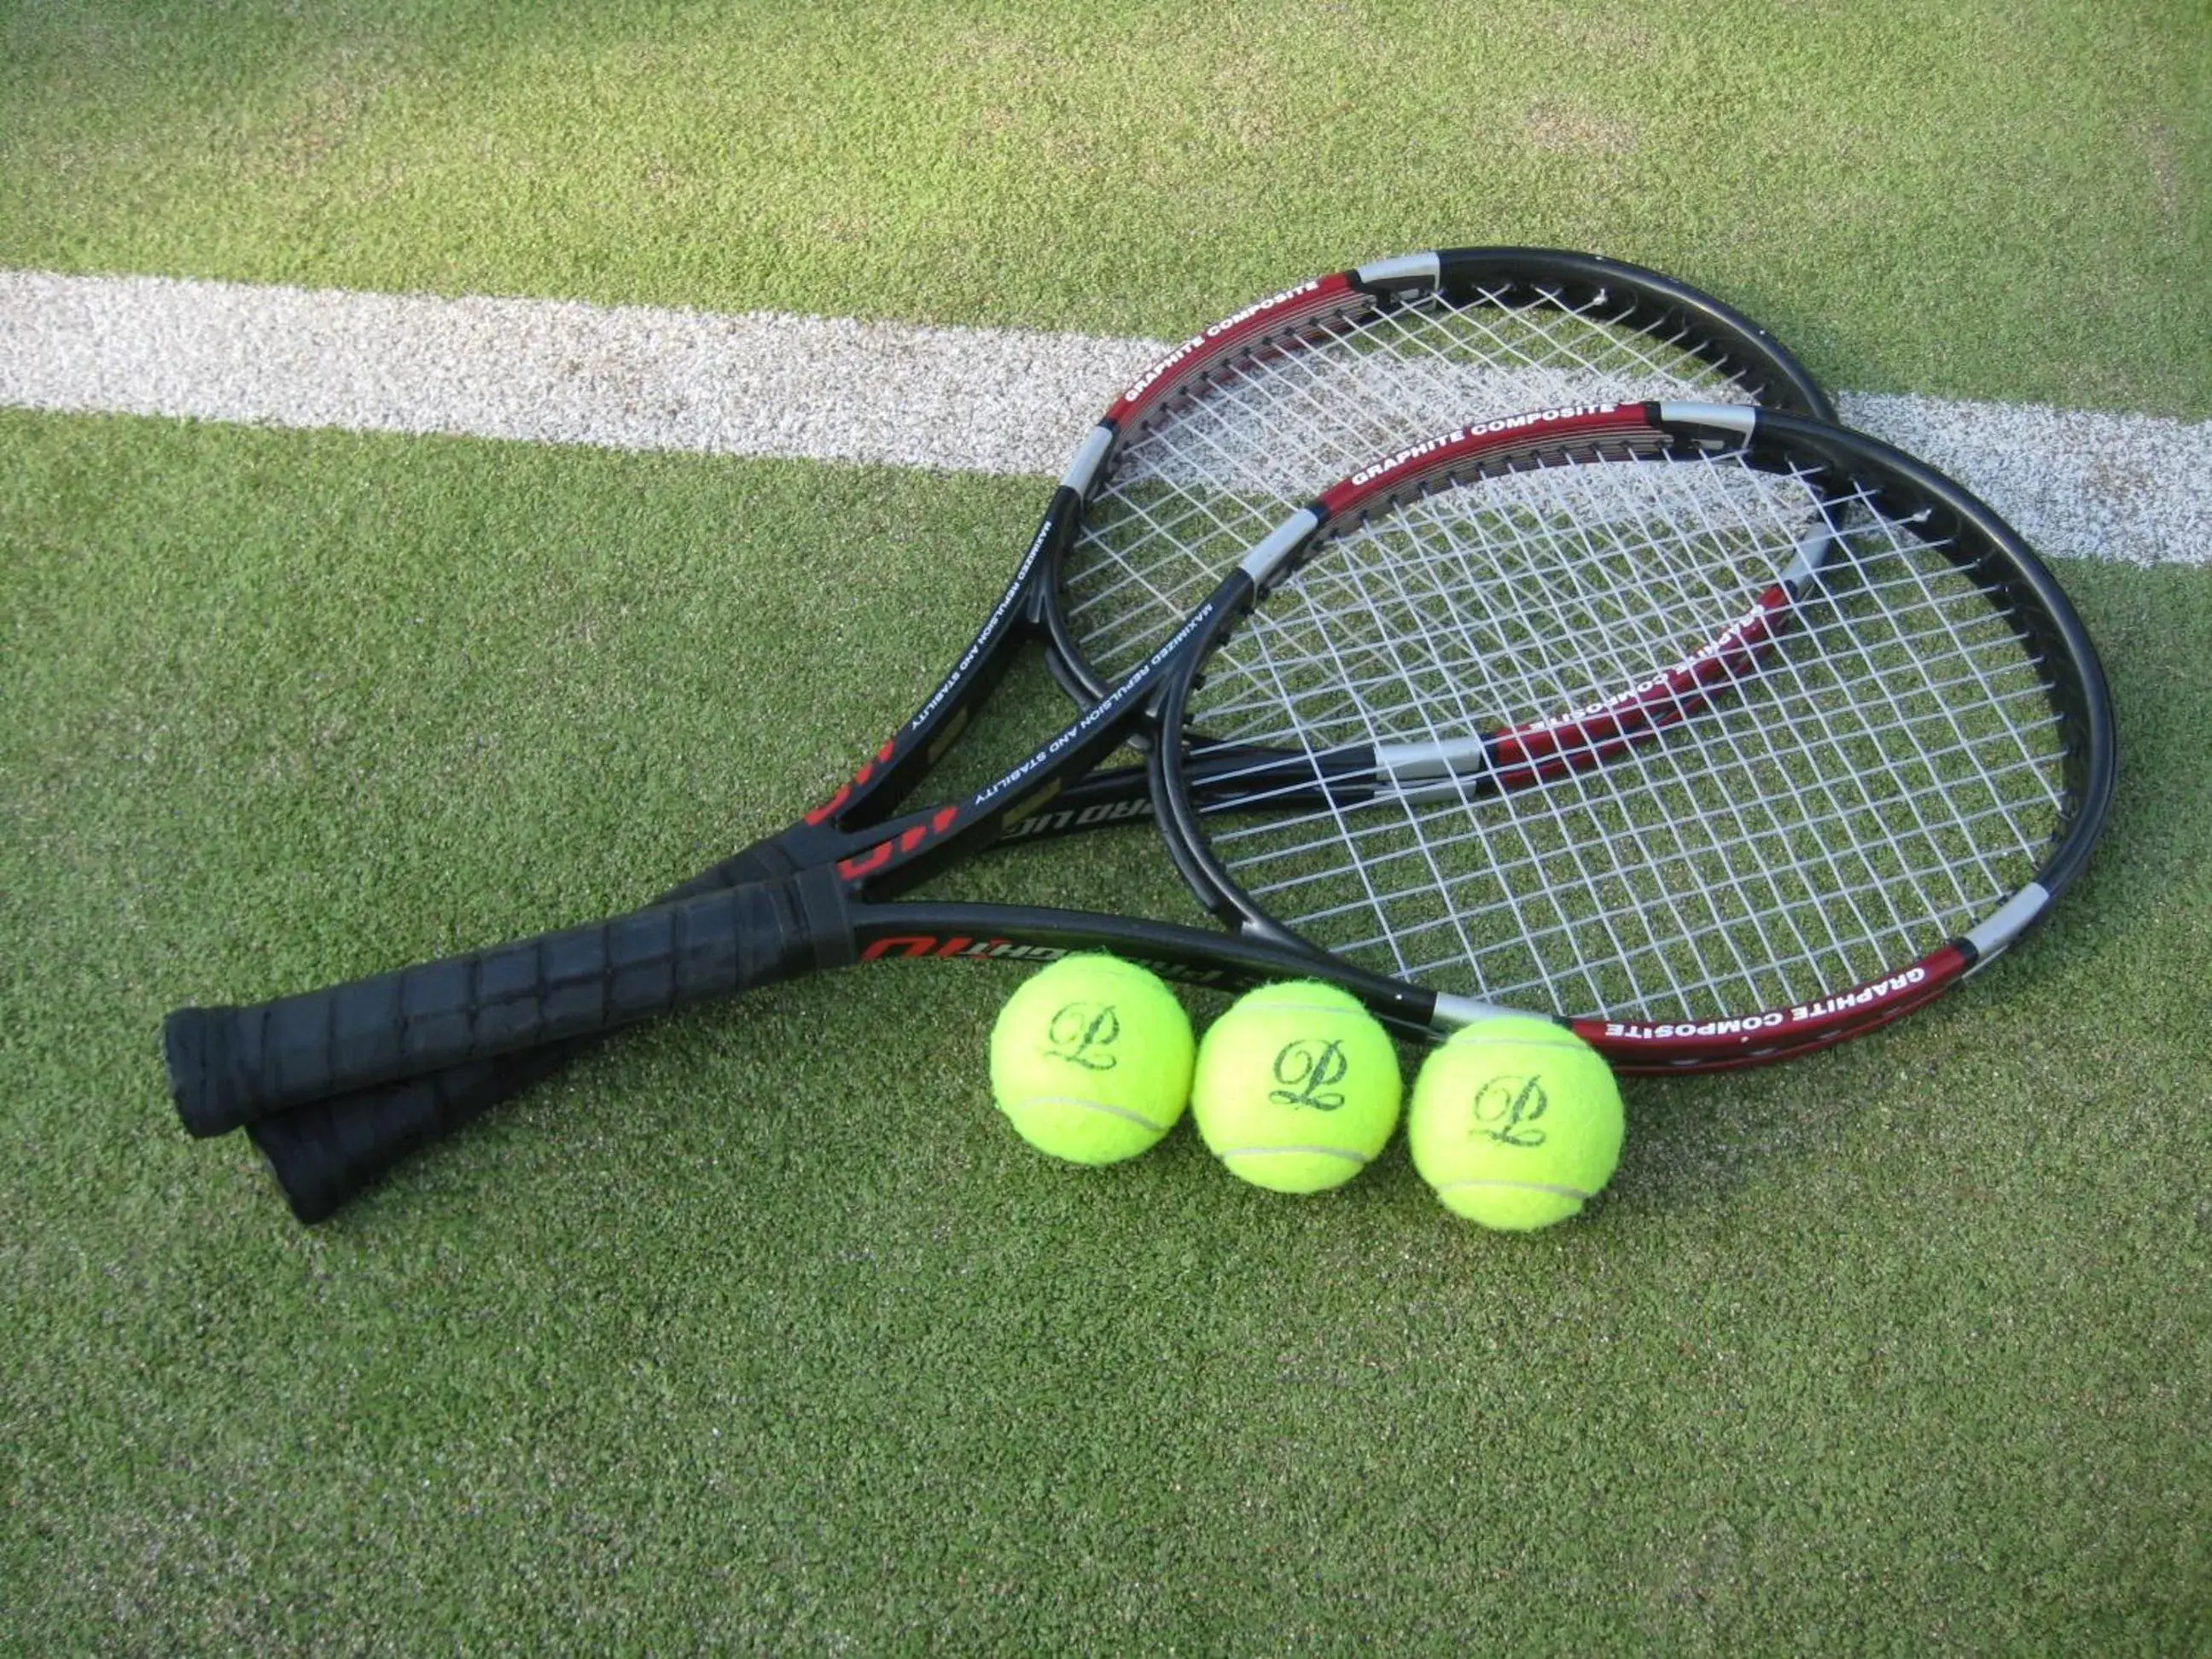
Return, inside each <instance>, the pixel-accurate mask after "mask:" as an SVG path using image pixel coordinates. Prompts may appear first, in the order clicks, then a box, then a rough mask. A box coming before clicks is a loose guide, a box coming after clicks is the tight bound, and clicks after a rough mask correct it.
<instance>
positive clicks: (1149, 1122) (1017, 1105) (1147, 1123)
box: [1000, 1095, 1167, 1129]
mask: <svg viewBox="0 0 2212 1659" xmlns="http://www.w3.org/2000/svg"><path fill="white" fill-rule="evenodd" d="M1032 1106H1080V1107H1083V1108H1085V1109H1086V1110H1089V1111H1093V1112H1103V1113H1104V1114H1105V1115H1107V1116H1109V1117H1118V1118H1125V1119H1127V1121H1129V1122H1131V1123H1134V1124H1136V1125H1138V1126H1139V1127H1140V1128H1146V1129H1158V1128H1163V1127H1167V1126H1165V1125H1163V1124H1162V1123H1161V1122H1160V1121H1158V1119H1157V1118H1150V1117H1146V1115H1144V1114H1143V1113H1142V1112H1139V1111H1137V1110H1135V1109H1133V1108H1131V1107H1127V1106H1110V1105H1109V1104H1107V1103H1106V1102H1104V1101H1103V1100H1091V1099H1088V1098H1086V1097H1084V1096H1082V1095H1024V1096H1023V1097H1021V1098H1020V1099H1019V1100H1017V1101H1015V1102H1013V1103H1012V1104H1011V1105H1006V1106H1001V1107H1000V1110H1001V1111H1003V1112H1005V1113H1006V1114H1007V1115H1009V1116H1011V1115H1012V1114H1014V1113H1016V1112H1022V1111H1027V1110H1028V1109H1030V1107H1032Z"/></svg>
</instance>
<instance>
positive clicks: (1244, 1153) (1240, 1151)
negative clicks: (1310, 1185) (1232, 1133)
mask: <svg viewBox="0 0 2212 1659" xmlns="http://www.w3.org/2000/svg"><path fill="white" fill-rule="evenodd" d="M1289 1155H1297V1156H1301V1157H1305V1156H1312V1157H1320V1158H1342V1159H1343V1160H1344V1161H1345V1162H1346V1164H1365V1163H1366V1162H1367V1154H1366V1153H1364V1152H1353V1151H1352V1149H1351V1148H1350V1147H1348V1146H1225V1147H1223V1148H1222V1149H1221V1150H1220V1151H1219V1152H1216V1153H1215V1154H1214V1156H1215V1157H1216V1158H1223V1159H1228V1158H1274V1157H1280V1156H1289Z"/></svg>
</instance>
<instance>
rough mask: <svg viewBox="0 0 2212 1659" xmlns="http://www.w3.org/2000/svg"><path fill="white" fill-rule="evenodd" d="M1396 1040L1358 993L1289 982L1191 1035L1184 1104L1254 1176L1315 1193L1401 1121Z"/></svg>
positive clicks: (1377, 1147) (1226, 1159)
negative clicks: (1194, 1059)
mask: <svg viewBox="0 0 2212 1659" xmlns="http://www.w3.org/2000/svg"><path fill="white" fill-rule="evenodd" d="M1404 1092H1405V1082H1404V1079H1402V1078H1401V1077H1400V1076H1399V1073H1398V1051H1397V1049H1396V1048H1395V1047H1394V1046H1392V1044H1391V1042H1390V1036H1389V1033H1388V1032H1387V1031H1385V1030H1383V1027H1382V1024H1380V1023H1379V1022H1378V1021H1377V1020H1376V1018H1375V1017H1374V1016H1373V1015H1372V1014H1370V1013H1369V1012H1367V1011H1366V1010H1365V1009H1364V1008H1363V1007H1361V1006H1359V1001H1358V999H1357V998H1356V997H1354V996H1352V994H1350V993H1349V992H1347V991H1340V990H1339V989H1338V988H1337V987H1335V986H1334V985H1323V984H1321V983H1318V982H1316V981H1304V980H1302V981H1295V982H1293V983H1291V984H1288V985H1265V986H1262V987H1260V989H1258V990H1256V991H1253V992H1250V993H1249V994H1246V995H1244V996H1243V997H1240V998H1238V999H1237V1001H1236V1002H1235V1003H1234V1004H1233V1005H1232V1006H1231V1008H1230V1010H1229V1012H1227V1013H1225V1014H1224V1015H1222V1017H1221V1018H1219V1019H1217V1020H1215V1021H1214V1022H1213V1024H1212V1026H1210V1027H1209V1028H1208V1029H1207V1030H1206V1041H1205V1042H1202V1043H1200V1045H1199V1050H1198V1074H1197V1076H1196V1077H1195V1078H1194V1079H1193V1080H1192V1084H1191V1115H1192V1116H1194V1118H1195V1119H1196V1120H1197V1121H1198V1132H1199V1133H1200V1134H1201V1135H1202V1136H1204V1137H1205V1139H1206V1145H1207V1146H1209V1147H1211V1148H1212V1151H1213V1155H1214V1156H1215V1157H1216V1158H1219V1159H1220V1160H1221V1161H1222V1162H1223V1163H1224V1164H1227V1165H1228V1166H1229V1167H1230V1169H1231V1170H1232V1171H1234V1172H1235V1173H1236V1174H1237V1175H1239V1176H1243V1178H1244V1179H1245V1180H1247V1181H1249V1182H1251V1183H1252V1184H1253V1185H1254V1186H1255V1187H1265V1188H1268V1189H1269V1190H1270V1191H1273V1192H1278V1193H1318V1192H1322V1191H1324V1190H1326V1189H1327V1188H1331V1187H1340V1186H1342V1185H1343V1184H1344V1183H1345V1182H1347V1181H1349V1180H1351V1179H1352V1176H1356V1175H1358V1173H1359V1172H1360V1171H1361V1170H1364V1169H1365V1168H1366V1167H1367V1163H1368V1160H1369V1159H1370V1158H1373V1157H1374V1156H1375V1154H1376V1153H1377V1152H1381V1151H1382V1150H1383V1145H1384V1143H1385V1142H1387V1141H1388V1140H1389V1139H1390V1131H1391V1130H1393V1129H1395V1128H1396V1127H1398V1103H1399V1100H1400V1098H1401V1097H1402V1095H1403V1094H1404Z"/></svg>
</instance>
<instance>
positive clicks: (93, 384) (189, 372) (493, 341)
mask: <svg viewBox="0 0 2212 1659" xmlns="http://www.w3.org/2000/svg"><path fill="white" fill-rule="evenodd" d="M1164 349H1166V348H1165V347H1164V345H1163V344H1162V343H1160V342H1158V341H1152V340H1117V339H1099V338H1094V337H1089V336H1085V335H1079V334H1044V333H1029V332H1023V331H1016V330H1009V329H981V328H928V327H919V326H915V325H908V324H901V323H863V322H854V321H849V320H842V319H825V318H817V317H794V316H788V315H785V314H782V313H773V312H748V313H741V314H738V315H733V316H718V315H714V314H711V313H702V312H689V311H664V310H659V309H655V308H652V307H641V306H623V307H605V306H592V305H584V304H580V303H577V302H574V301H545V300H497V299H459V300H444V299H433V298H426V297H422V296H414V295H385V294H353V293H343V292H334V291H327V290H310V289H292V288H263V287H252V286H247V285H245V284H240V283H207V282H185V281H178V280H174V279H171V278H167V277H155V276H58V275H53V274H51V273H47V272H42V271H28V270H13V271H10V270H0V404H12V405H15V406H18V407H22V408H28V409H43V410H84V411H99V412H105V413H115V414H138V415H167V416H197V417H198V418H200V419H204V420H213V421H242V422H255V423H259V424H266V425H274V426H286V427H342V428H350V429H355V430H363V431H386V432H441V433H453V434H459V435H468V436H474V437H487V438H512V439H518V440H522V441H531V442H538V443H575V444H591V445H597V446H601V447H610V448H618V449H676V450H692V451H702V452H707V453H715V454H730V455H785V456H800V457H807V458H811V459H823V460H838V461H860V462H873V463H883V464H888V465H900V466H918V467H936V468H943V469H947V470H955V471H981V472H1000V473H1036V474H1041V475H1046V476H1050V475H1054V474H1056V473H1058V471H1060V468H1061V466H1062V465H1064V464H1065V462H1066V458H1067V456H1068V454H1069V453H1071V452H1072V451H1073V449H1074V447H1075V446H1076V444H1077V443H1078V441H1079V440H1080V439H1081V437H1082V435H1083V433H1084V431H1085V428H1087V427H1088V426H1089V424H1090V423H1091V421H1092V420H1093V419H1095V418H1096V416H1097V411H1098V410H1101V409H1103V407H1104V406H1105V405H1106V404H1107V403H1108V402H1109V401H1110V400H1111V399H1112V398H1113V396H1114V394H1115V392H1116V391H1118V390H1119V389H1120V387H1121V385H1122V384H1123V383H1124V382H1126V381H1127V380H1130V379H1132V378H1133V377H1134V376H1135V374H1137V373H1138V372H1139V370H1141V369H1142V368H1145V367H1146V365H1147V364H1149V363H1150V362H1152V360H1153V359H1154V358H1155V357H1157V356H1158V355H1159V354H1160V353H1161V352H1163V351H1164ZM1838 404H1840V406H1841V412H1842V414H1843V416H1844V419H1845V420H1846V421H1848V422H1850V423H1851V424H1853V425H1855V426H1859V427H1863V428H1865V429H1866V430H1868V431H1869V432H1872V433H1874V434H1875V435H1877V436H1880V437H1884V438H1887V439H1888V440H1889V441H1892V442H1893V443H1896V444H1898V445H1899V446H1900V447H1904V448H1905V449H1908V450H1911V452H1913V453H1916V454H1917V455H1920V456H1922V457H1923V458H1924V459H1927V460H1929V462H1931V463H1933V464H1934V465H1936V466H1938V467H1940V468H1942V470H1943V471H1947V472H1949V473H1950V474H1952V475H1953V476H1954V477H1957V478H1958V479H1959V480H1960V482H1961V483H1964V484H1966V487H1967V488H1968V489H1972V491H1974V492H1975V493H1976V494H1977V495H1981V496H1982V497H1983V498H1984V499H1985V500H1986V501H1988V502H1989V503H1990V506H1992V507H1995V508H1996V510H1997V511H1998V512H1999V513H2002V515H2003V516H2004V517H2005V518H2007V519H2008V520H2010V521H2011V522H2012V524H2013V525H2014V526H2015V528H2017V529H2018V530H2019V531H2020V532H2021V534H2023V535H2024V536H2026V537H2027V539H2028V540H2029V541H2030V542H2031V543H2032V544H2034V545H2035V546H2036V547H2037V548H2039V550H2042V551H2044V552H2045V553H2048V554H2051V555H2055V556H2060V557H2065V558H2106V559H2118V560H2124V561H2127V562H2132V563H2138V564H2167V563H2188V564H2203V563H2206V562H2212V490H2208V489H2205V488H2204V487H2203V483H2202V481H2203V480H2204V479H2206V478H2207V477H2212V422H2180V421H2175V420H2170V419H2166V418H2164V417H2162V416H2148V415H2124V414H2108V413H2100V412H2093V411H2074V410H2055V409H2047V408H2040V407H2035V406H2029V405H2015V404H1987V403H1960V402H1947V401H1942V400H1938V399H1935V398H1913V397H1901V396H1891V395H1876V394H1869V393H1862V394H1856V395H1854V394H1848V393H1847V394H1844V395H1843V396H1841V397H1839V398H1838Z"/></svg>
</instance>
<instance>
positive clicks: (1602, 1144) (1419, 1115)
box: [1406, 1017, 1626, 1232]
mask: <svg viewBox="0 0 2212 1659" xmlns="http://www.w3.org/2000/svg"><path fill="white" fill-rule="evenodd" d="M1625 1127H1626V1125H1625V1121H1624V1119H1623V1116H1622V1113H1621V1105H1620V1085H1619V1084H1617V1083H1616V1082H1614V1081H1613V1073H1612V1072H1611V1070H1609V1069H1608V1068H1607V1066H1606V1063H1605V1061H1604V1060H1603V1059H1602V1058H1601V1056H1600V1055H1599V1054H1598V1052H1597V1050H1596V1049H1595V1048H1591V1047H1590V1046H1589V1044H1588V1043H1587V1042H1583V1040H1582V1039H1581V1038H1580V1037H1578V1036H1576V1035H1575V1034H1574V1033H1573V1032H1572V1031H1570V1030H1567V1029H1566V1028H1565V1026H1563V1025H1555V1024H1553V1023H1552V1022H1551V1021H1550V1020H1547V1019H1535V1018H1525V1017H1515V1018H1503V1019H1486V1020H1483V1021H1480V1023H1478V1024H1474V1025H1469V1026H1467V1027H1465V1028H1464V1029H1462V1030H1458V1031H1455V1032H1454V1033H1453V1034H1452V1037H1451V1040H1450V1041H1449V1042H1447V1043H1445V1044H1444V1046H1443V1048H1438V1049H1437V1050H1436V1051H1435V1052H1434V1053H1433V1054H1431V1055H1430V1056H1429V1057H1428V1059H1427V1060H1426V1061H1425V1062H1424V1063H1423V1065H1422V1066H1421V1071H1420V1075H1419V1077H1417V1078H1416V1079H1414V1080H1413V1106H1412V1109H1411V1110H1410V1111H1409V1112H1408V1114H1407V1123H1406V1141H1407V1146H1408V1147H1409V1148H1410V1150H1411V1151H1412V1152H1413V1167H1414V1168H1415V1169H1416V1170H1419V1171H1420V1173H1421V1179H1422V1180H1424V1181H1425V1182H1428V1183H1429V1185H1430V1186H1431V1187H1433V1188H1436V1192H1437V1197H1438V1198H1440V1199H1442V1200H1443V1202H1444V1207H1445V1208H1446V1209H1449V1210H1450V1211H1452V1212H1455V1214H1458V1215H1463V1216H1465V1217H1467V1218H1468V1219H1469V1220H1470V1221H1479V1222H1480V1223H1481V1224H1482V1225H1484V1226H1486V1227H1496V1228H1498V1229H1500V1230H1501V1231H1506V1232H1530V1231H1534V1230H1535V1229H1536V1228H1538V1227H1548V1226H1550V1225H1552V1224H1553V1222H1555V1221H1564V1220H1565V1219H1566V1218H1568V1217H1569V1216H1571V1215H1573V1214H1575V1213H1576V1212H1578V1211H1579V1210H1581V1208H1582V1207H1583V1205H1584V1204H1586V1203H1588V1202H1589V1200H1591V1199H1592V1198H1594V1197H1595V1196H1596V1195H1597V1194H1598V1193H1599V1191H1600V1190H1601V1189H1602V1188H1604V1186H1605V1183H1606V1182H1608V1181H1610V1180H1612V1179H1613V1167H1614V1165H1616V1164H1619V1163H1620V1142H1621V1136H1622V1134H1623V1133H1624V1130H1625Z"/></svg>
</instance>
